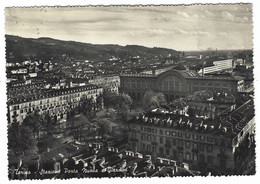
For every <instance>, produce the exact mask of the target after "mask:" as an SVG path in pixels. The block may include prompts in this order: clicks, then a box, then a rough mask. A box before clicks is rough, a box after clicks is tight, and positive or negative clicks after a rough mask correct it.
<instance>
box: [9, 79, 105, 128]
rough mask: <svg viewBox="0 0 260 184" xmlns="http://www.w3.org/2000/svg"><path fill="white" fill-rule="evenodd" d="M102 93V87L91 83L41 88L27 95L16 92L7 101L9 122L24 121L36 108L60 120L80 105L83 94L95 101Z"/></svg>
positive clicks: (41, 112)
mask: <svg viewBox="0 0 260 184" xmlns="http://www.w3.org/2000/svg"><path fill="white" fill-rule="evenodd" d="M102 93H103V88H102V87H98V86H95V85H91V84H90V85H86V86H80V87H75V88H64V89H58V90H43V89H39V90H38V91H37V92H36V93H34V94H33V93H32V92H31V93H30V92H28V93H27V95H26V96H23V95H22V96H18V95H15V93H14V95H13V97H9V100H8V102H7V105H8V119H9V123H13V122H14V119H16V121H17V122H19V123H22V122H23V120H24V119H25V117H26V116H27V114H28V113H30V112H34V111H35V110H39V113H40V114H49V115H50V116H52V117H53V116H57V120H59V119H62V118H64V117H65V116H66V113H67V110H68V109H70V108H74V107H76V106H77V105H78V103H79V101H80V99H81V97H82V96H83V95H85V96H86V97H87V98H93V100H94V101H95V100H96V98H97V97H98V96H99V95H101V94H102Z"/></svg>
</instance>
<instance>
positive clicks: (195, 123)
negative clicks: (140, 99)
mask: <svg viewBox="0 0 260 184" xmlns="http://www.w3.org/2000/svg"><path fill="white" fill-rule="evenodd" d="M128 125H129V131H128V143H129V147H130V148H131V149H132V150H133V151H136V152H141V153H144V154H151V155H153V156H154V157H157V156H160V157H164V158H169V159H173V160H176V161H177V162H185V163H188V164H189V165H190V166H191V168H193V169H198V170H203V169H206V170H209V171H210V170H211V171H220V172H224V173H225V174H227V173H234V169H235V167H236V165H237V164H238V163H236V159H235V158H234V155H235V152H236V150H237V149H236V148H238V147H239V146H240V144H241V143H242V142H243V141H244V140H245V139H248V137H250V135H253V134H254V126H255V121H254V106H253V100H252V99H250V100H248V101H247V102H246V103H244V104H243V105H242V106H240V107H239V108H237V109H236V110H234V111H232V112H231V113H230V112H229V113H228V114H225V115H223V117H222V116H221V117H219V118H215V119H202V118H196V117H189V116H187V115H186V116H185V115H179V114H174V113H172V112H169V111H161V112H158V111H156V112H153V111H150V112H146V113H143V114H141V115H140V116H138V117H136V118H134V119H132V120H131V121H129V122H128Z"/></svg>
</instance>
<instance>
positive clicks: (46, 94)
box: [7, 84, 101, 105]
mask: <svg viewBox="0 0 260 184" xmlns="http://www.w3.org/2000/svg"><path fill="white" fill-rule="evenodd" d="M99 88H101V87H99V86H96V85H93V84H88V85H85V86H76V87H71V88H64V89H55V90H54V89H41V90H38V91H35V92H33V91H31V92H28V93H27V94H17V96H13V97H12V98H11V99H9V100H8V102H7V104H9V105H11V104H19V103H24V102H29V101H35V100H40V99H45V98H50V97H56V96H61V95H64V94H71V93H77V92H80V91H88V90H92V89H99Z"/></svg>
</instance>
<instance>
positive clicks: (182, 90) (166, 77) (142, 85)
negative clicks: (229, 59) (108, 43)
mask: <svg viewBox="0 0 260 184" xmlns="http://www.w3.org/2000/svg"><path fill="white" fill-rule="evenodd" d="M243 87H244V80H243V78H242V77H238V76H231V77H221V76H201V75H199V74H198V73H197V72H195V71H187V70H181V71H178V70H168V71H166V72H163V73H160V74H158V75H157V74H152V75H149V74H122V75H121V76H120V91H121V92H124V93H127V94H129V95H130V96H131V97H132V99H133V100H134V101H136V102H138V101H141V100H142V97H143V96H144V94H145V92H146V91H148V90H153V91H156V92H162V93H163V94H164V95H165V96H166V99H167V100H169V101H171V100H173V99H176V98H179V97H184V96H187V95H191V94H193V93H194V92H196V91H201V90H209V91H213V92H231V93H237V92H239V91H242V90H243Z"/></svg>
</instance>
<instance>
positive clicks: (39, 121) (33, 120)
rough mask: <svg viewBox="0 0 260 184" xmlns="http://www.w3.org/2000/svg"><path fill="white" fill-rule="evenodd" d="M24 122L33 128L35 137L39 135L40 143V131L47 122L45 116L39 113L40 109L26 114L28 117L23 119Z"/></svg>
mask: <svg viewBox="0 0 260 184" xmlns="http://www.w3.org/2000/svg"><path fill="white" fill-rule="evenodd" d="M23 124H24V125H25V126H28V127H30V128H31V129H32V131H33V134H34V137H36V135H37V139H38V143H39V138H40V131H41V129H42V127H43V126H44V125H45V124H46V119H45V118H44V117H43V116H41V115H40V114H39V113H38V111H35V112H34V113H30V114H28V115H27V116H26V118H25V119H24V121H23Z"/></svg>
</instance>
